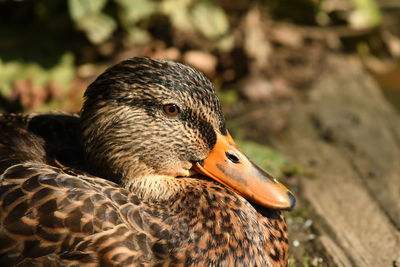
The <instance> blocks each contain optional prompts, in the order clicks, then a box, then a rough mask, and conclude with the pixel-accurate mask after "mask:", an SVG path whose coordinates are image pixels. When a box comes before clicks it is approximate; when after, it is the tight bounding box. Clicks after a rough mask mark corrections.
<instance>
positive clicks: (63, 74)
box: [47, 53, 75, 94]
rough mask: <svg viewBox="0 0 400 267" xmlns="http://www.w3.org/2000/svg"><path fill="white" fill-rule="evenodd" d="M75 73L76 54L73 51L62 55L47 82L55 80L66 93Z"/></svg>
mask: <svg viewBox="0 0 400 267" xmlns="http://www.w3.org/2000/svg"><path fill="white" fill-rule="evenodd" d="M74 74H75V67H74V56H73V55H72V53H65V54H64V55H62V57H61V59H60V62H59V63H58V64H57V65H56V66H55V67H54V68H52V69H51V70H50V72H49V77H48V81H47V82H54V83H55V84H57V85H58V86H59V87H60V88H61V89H62V90H63V92H64V94H65V93H66V91H67V89H69V87H70V85H71V81H72V79H73V77H74Z"/></svg>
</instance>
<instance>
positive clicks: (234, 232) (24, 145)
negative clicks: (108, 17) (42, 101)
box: [0, 58, 288, 266]
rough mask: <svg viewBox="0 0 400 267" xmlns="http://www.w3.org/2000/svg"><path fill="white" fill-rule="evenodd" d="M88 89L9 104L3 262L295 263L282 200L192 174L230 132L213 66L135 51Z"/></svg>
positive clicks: (3, 157)
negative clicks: (77, 103)
mask: <svg viewBox="0 0 400 267" xmlns="http://www.w3.org/2000/svg"><path fill="white" fill-rule="evenodd" d="M85 97H86V100H85V104H84V107H83V109H82V113H81V115H80V116H75V115H68V114H36V115H11V114H10V115H0V175H1V176H0V266H15V265H18V266H25V265H28V264H29V265H35V266H76V265H87V266H97V265H101V266H175V265H176V266H286V264H287V256H288V252H287V248H288V240H287V229H286V224H285V221H284V218H283V215H282V213H281V212H280V211H279V210H274V209H268V208H264V207H261V206H259V205H257V204H251V203H250V202H249V201H247V200H246V199H245V198H243V197H242V196H241V195H240V194H238V193H236V191H234V190H231V189H229V188H227V187H226V186H223V185H220V184H219V183H217V182H215V181H213V180H211V179H209V178H208V177H205V176H203V175H200V174H193V169H192V167H193V166H194V164H195V163H196V162H200V163H201V164H202V162H203V160H204V158H206V157H207V156H208V155H209V154H210V151H211V150H213V148H214V146H215V144H216V142H217V136H220V135H224V136H226V135H227V131H226V128H225V122H224V119H223V115H222V113H221V110H220V106H219V103H218V99H217V97H216V95H215V93H214V90H213V88H212V85H211V83H210V82H209V81H208V80H207V79H206V78H205V77H204V76H203V75H202V74H200V73H199V72H197V71H195V70H193V69H191V68H189V67H187V66H184V65H181V64H178V63H172V62H167V61H161V60H151V59H148V58H133V59H130V60H127V61H124V62H122V63H120V64H118V65H116V66H114V67H112V68H110V69H108V70H107V71H106V72H105V73H104V74H102V75H101V76H99V78H98V79H97V80H96V81H95V82H94V83H92V85H90V86H89V88H88V90H87V91H86V93H85ZM166 104H178V106H179V111H180V113H179V114H178V115H176V116H175V115H174V116H171V115H168V114H166V113H165V112H163V107H164V106H165V105H166ZM233 160H235V158H233Z"/></svg>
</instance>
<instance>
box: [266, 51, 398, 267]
mask: <svg viewBox="0 0 400 267" xmlns="http://www.w3.org/2000/svg"><path fill="white" fill-rule="evenodd" d="M272 143H273V145H274V146H275V147H276V148H277V149H278V150H280V151H282V152H284V153H285V154H287V155H290V156H292V157H293V158H294V159H295V160H297V161H298V162H300V163H301V164H302V166H304V168H305V170H306V171H305V172H306V173H310V174H312V175H304V176H303V177H300V179H301V190H300V191H301V192H300V203H299V208H302V206H303V207H304V206H306V205H310V206H311V210H312V213H313V216H314V219H315V220H314V227H315V228H316V230H317V232H318V233H319V235H318V237H317V240H316V242H317V243H318V247H320V248H321V250H322V251H323V253H324V254H325V257H326V261H325V262H327V261H328V262H329V263H328V264H327V265H328V266H363V267H367V266H374V267H375V266H398V265H396V264H399V263H400V231H399V230H400V116H399V115H398V114H397V113H396V112H395V111H394V110H393V108H392V107H391V106H390V105H389V104H388V103H387V101H386V100H385V99H384V98H383V96H382V94H381V92H380V90H379V88H378V86H376V84H375V83H374V81H372V79H371V78H370V77H369V75H367V74H366V73H365V71H363V68H362V66H361V64H360V63H359V61H358V60H357V59H354V58H348V57H340V58H335V57H333V56H332V57H331V58H330V59H328V60H327V64H326V66H325V67H324V70H323V71H322V74H321V75H320V77H318V78H317V80H316V81H315V83H313V86H312V88H311V89H310V90H309V91H308V92H307V93H306V97H305V99H304V100H302V101H299V103H297V104H295V106H294V108H293V110H292V112H290V120H289V123H288V125H287V129H285V134H284V137H283V138H282V136H280V138H276V139H273V140H272Z"/></svg>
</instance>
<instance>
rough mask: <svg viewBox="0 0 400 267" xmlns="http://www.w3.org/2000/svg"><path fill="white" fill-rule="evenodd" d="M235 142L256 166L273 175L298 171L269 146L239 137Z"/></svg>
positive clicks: (296, 167)
mask: <svg viewBox="0 0 400 267" xmlns="http://www.w3.org/2000/svg"><path fill="white" fill-rule="evenodd" d="M237 143H238V145H239V147H240V148H241V149H242V151H243V152H244V153H245V154H246V155H247V156H248V157H249V158H251V160H252V161H254V163H255V164H256V165H257V166H260V167H261V168H263V169H265V170H266V171H267V172H269V173H270V174H271V175H272V176H274V177H280V176H283V175H287V174H290V175H292V174H296V173H298V172H299V167H298V166H297V165H296V164H294V163H293V162H291V161H290V160H289V159H288V158H287V157H285V156H284V155H282V154H280V153H278V152H276V151H275V150H273V149H271V148H269V147H266V146H263V145H260V144H258V143H255V142H252V141H244V140H240V139H239V140H238V142H237Z"/></svg>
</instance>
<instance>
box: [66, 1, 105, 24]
mask: <svg viewBox="0 0 400 267" xmlns="http://www.w3.org/2000/svg"><path fill="white" fill-rule="evenodd" d="M106 2H107V0H92V1H87V0H69V1H68V4H69V13H70V15H71V17H72V19H73V20H74V21H75V22H78V21H79V20H81V19H84V18H85V17H90V16H92V15H93V14H99V13H101V10H102V9H103V8H104V6H105V4H106Z"/></svg>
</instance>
